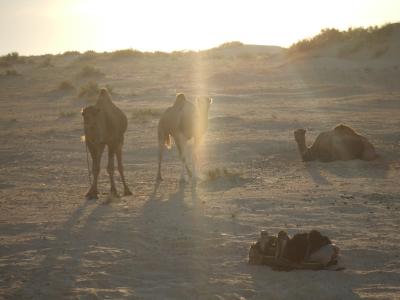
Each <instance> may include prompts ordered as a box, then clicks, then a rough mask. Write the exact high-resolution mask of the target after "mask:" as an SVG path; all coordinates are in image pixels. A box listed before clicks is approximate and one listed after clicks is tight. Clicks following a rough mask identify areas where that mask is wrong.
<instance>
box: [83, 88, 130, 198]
mask: <svg viewBox="0 0 400 300" xmlns="http://www.w3.org/2000/svg"><path fill="white" fill-rule="evenodd" d="M82 116H83V120H84V131H85V142H86V145H87V148H88V149H89V152H90V155H91V157H92V173H93V177H94V179H93V182H92V185H91V187H90V189H89V191H88V192H87V194H86V198H87V199H97V198H98V197H97V194H98V191H97V179H98V176H99V172H100V162H101V156H102V154H103V151H104V148H105V146H106V145H107V147H108V166H107V172H108V174H109V176H110V183H111V194H112V195H115V196H117V195H118V193H117V189H116V188H115V182H114V155H115V156H116V157H117V161H118V171H119V173H120V175H121V179H122V183H123V185H124V195H125V196H126V195H132V193H131V191H130V190H129V188H128V186H127V184H126V181H125V176H124V170H123V166H122V145H123V143H124V133H125V131H126V129H127V126H128V121H127V118H126V116H125V114H124V113H123V112H122V111H121V110H120V109H119V108H118V107H117V106H115V104H114V103H113V102H112V101H111V97H110V94H109V93H108V91H107V90H106V89H102V90H101V91H100V95H99V98H98V100H97V102H96V104H95V105H90V106H87V107H85V108H84V109H82Z"/></svg>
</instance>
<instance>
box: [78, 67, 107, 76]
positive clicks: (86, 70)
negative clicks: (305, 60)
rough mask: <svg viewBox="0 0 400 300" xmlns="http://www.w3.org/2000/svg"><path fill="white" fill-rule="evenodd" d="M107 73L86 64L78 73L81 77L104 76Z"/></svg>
mask: <svg viewBox="0 0 400 300" xmlns="http://www.w3.org/2000/svg"><path fill="white" fill-rule="evenodd" d="M104 75H105V74H104V73H103V72H101V71H100V70H99V69H97V68H95V67H93V66H84V67H83V68H82V69H81V71H80V72H79V73H78V76H79V77H103V76H104Z"/></svg>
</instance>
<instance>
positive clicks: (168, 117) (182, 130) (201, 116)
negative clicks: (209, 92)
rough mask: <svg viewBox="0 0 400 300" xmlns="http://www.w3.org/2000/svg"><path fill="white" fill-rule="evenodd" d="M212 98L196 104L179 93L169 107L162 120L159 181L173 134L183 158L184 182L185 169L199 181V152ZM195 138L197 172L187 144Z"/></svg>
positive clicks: (193, 156) (193, 155)
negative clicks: (190, 158)
mask: <svg viewBox="0 0 400 300" xmlns="http://www.w3.org/2000/svg"><path fill="white" fill-rule="evenodd" d="M211 103H212V98H210V97H205V96H202V97H198V98H197V99H196V104H193V103H191V102H189V101H187V100H186V98H185V95H184V94H182V93H179V94H177V96H176V99H175V102H174V105H173V106H171V107H169V108H167V110H166V111H165V112H164V113H163V114H162V116H161V118H160V121H159V123H158V173H157V181H161V180H162V177H161V162H162V158H163V152H164V148H167V149H171V137H172V138H173V139H174V141H175V144H176V146H177V148H178V152H179V157H180V159H181V161H182V173H181V181H185V170H186V172H187V174H188V176H189V177H190V178H193V179H194V180H196V178H197V175H196V165H197V151H198V146H199V144H200V143H201V140H202V137H203V136H204V133H205V132H206V130H207V127H208V110H209V108H210V104H211ZM192 138H193V140H194V146H193V152H192V168H193V174H192V172H191V171H190V169H189V166H188V164H187V157H186V146H187V143H188V141H189V140H191V139H192Z"/></svg>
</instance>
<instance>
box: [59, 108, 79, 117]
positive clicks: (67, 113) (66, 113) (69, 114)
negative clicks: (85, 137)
mask: <svg viewBox="0 0 400 300" xmlns="http://www.w3.org/2000/svg"><path fill="white" fill-rule="evenodd" d="M77 115H78V112H77V111H72V110H71V111H61V112H60V114H59V115H58V116H59V118H60V119H66V118H73V117H75V116H77Z"/></svg>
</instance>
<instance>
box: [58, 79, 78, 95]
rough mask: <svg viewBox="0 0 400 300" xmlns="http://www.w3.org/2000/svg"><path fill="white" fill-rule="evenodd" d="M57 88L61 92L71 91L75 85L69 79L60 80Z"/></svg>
mask: <svg viewBox="0 0 400 300" xmlns="http://www.w3.org/2000/svg"><path fill="white" fill-rule="evenodd" d="M57 90H59V91H61V92H71V91H73V90H75V87H74V86H73V84H72V83H71V82H69V81H62V82H60V84H59V85H58V88H57Z"/></svg>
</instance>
